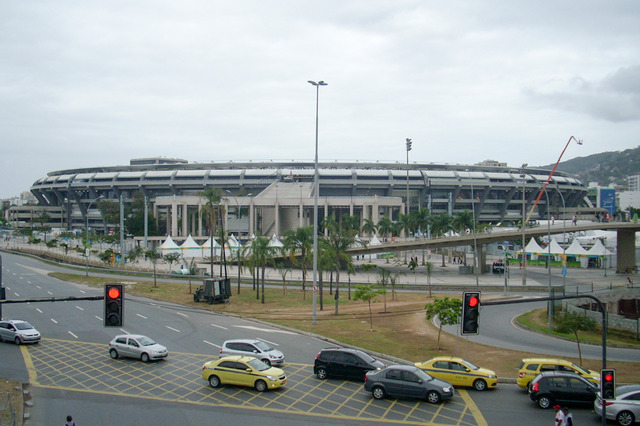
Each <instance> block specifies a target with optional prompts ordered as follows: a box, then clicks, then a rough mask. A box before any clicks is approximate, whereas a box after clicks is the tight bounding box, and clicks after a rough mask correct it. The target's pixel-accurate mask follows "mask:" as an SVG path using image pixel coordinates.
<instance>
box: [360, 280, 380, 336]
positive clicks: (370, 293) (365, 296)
mask: <svg viewBox="0 0 640 426" xmlns="http://www.w3.org/2000/svg"><path fill="white" fill-rule="evenodd" d="M384 293H386V291H385V290H384V289H376V288H375V284H370V285H356V292H355V295H354V296H353V300H362V301H363V302H367V303H368V304H369V324H370V328H371V331H373V312H371V301H372V300H373V299H375V298H376V296H378V295H380V294H384Z"/></svg>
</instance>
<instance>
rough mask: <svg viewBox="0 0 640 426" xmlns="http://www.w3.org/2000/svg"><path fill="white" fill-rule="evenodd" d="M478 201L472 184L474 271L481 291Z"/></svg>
mask: <svg viewBox="0 0 640 426" xmlns="http://www.w3.org/2000/svg"><path fill="white" fill-rule="evenodd" d="M475 201H476V199H475V198H474V196H473V183H472V184H471V220H472V221H473V271H474V272H475V274H476V288H477V289H480V282H479V280H478V266H479V263H480V262H479V261H478V235H477V234H476V208H475V204H476V203H475Z"/></svg>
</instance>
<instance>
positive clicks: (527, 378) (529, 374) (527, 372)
mask: <svg viewBox="0 0 640 426" xmlns="http://www.w3.org/2000/svg"><path fill="white" fill-rule="evenodd" d="M543 371H561V372H564V373H575V374H577V375H579V376H582V377H584V378H585V379H587V380H589V381H590V382H592V383H594V384H596V385H599V384H600V373H598V372H596V371H593V370H587V369H586V368H582V367H580V366H579V365H576V364H574V363H572V362H570V361H566V360H564V359H556V358H524V359H523V360H522V362H521V363H520V366H519V367H518V380H517V381H516V383H517V384H518V386H520V387H521V388H523V389H527V388H528V386H529V383H531V381H532V380H533V379H534V378H535V377H536V376H537V375H538V374H540V373H542V372H543Z"/></svg>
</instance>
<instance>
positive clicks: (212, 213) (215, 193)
mask: <svg viewBox="0 0 640 426" xmlns="http://www.w3.org/2000/svg"><path fill="white" fill-rule="evenodd" d="M200 196H201V197H202V198H204V199H205V200H206V202H205V205H204V206H202V209H201V211H202V213H204V214H206V215H207V217H208V218H209V236H210V237H211V271H210V274H211V277H212V278H213V233H214V230H215V227H216V222H217V216H218V215H219V213H220V212H219V208H220V201H221V200H222V190H221V189H220V188H215V187H214V188H207V189H205V190H204V191H202V193H201V194H200ZM222 253H224V246H223V248H222Z"/></svg>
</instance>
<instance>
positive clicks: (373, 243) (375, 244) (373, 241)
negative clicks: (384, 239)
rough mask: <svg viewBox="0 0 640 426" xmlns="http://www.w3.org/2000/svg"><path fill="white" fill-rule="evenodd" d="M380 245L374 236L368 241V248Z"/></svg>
mask: <svg viewBox="0 0 640 426" xmlns="http://www.w3.org/2000/svg"><path fill="white" fill-rule="evenodd" d="M380 244H382V243H381V242H380V240H379V239H378V237H376V236H375V235H374V236H373V238H371V241H369V246H379V245H380Z"/></svg>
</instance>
